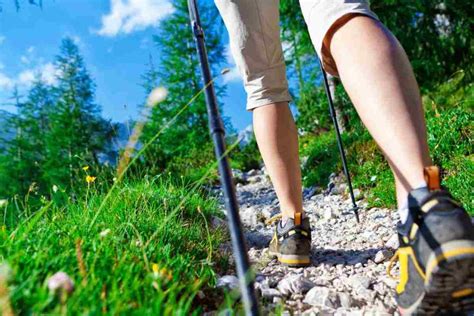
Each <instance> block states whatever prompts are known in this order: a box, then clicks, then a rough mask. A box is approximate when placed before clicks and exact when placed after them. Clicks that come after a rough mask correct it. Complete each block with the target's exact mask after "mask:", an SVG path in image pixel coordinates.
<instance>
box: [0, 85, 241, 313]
mask: <svg viewBox="0 0 474 316" xmlns="http://www.w3.org/2000/svg"><path fill="white" fill-rule="evenodd" d="M213 81H214V80H213ZM211 83H212V82H211ZM211 83H209V84H208V85H210V84H211ZM208 85H207V86H208ZM207 86H205V87H204V88H203V89H202V90H200V91H199V92H198V93H197V94H196V95H195V96H194V97H193V98H192V99H191V100H190V101H189V102H188V103H187V104H184V105H182V106H181V107H180V108H179V110H178V111H177V113H176V115H175V116H174V117H173V118H171V119H170V120H169V121H168V122H167V123H166V124H164V125H163V126H162V128H161V129H160V130H159V131H158V132H157V133H156V134H155V135H154V136H153V137H152V138H151V139H150V140H149V141H148V142H146V143H144V144H142V146H141V148H140V149H139V150H136V148H137V144H138V143H139V139H140V137H141V134H142V131H143V128H144V126H145V125H146V123H147V120H148V114H149V109H150V108H151V107H152V106H158V104H159V102H160V101H162V100H163V99H164V97H163V94H161V97H159V98H156V96H155V97H153V96H151V97H150V99H149V100H150V102H149V105H150V106H149V107H148V109H147V111H146V112H144V113H143V115H142V117H141V118H140V119H139V120H138V122H137V123H136V125H135V127H134V130H133V132H132V136H131V138H130V139H129V141H128V144H127V147H126V148H125V150H124V152H123V154H122V156H121V159H120V161H119V164H118V168H117V173H116V175H115V177H114V181H113V183H112V184H111V186H110V188H109V189H108V190H106V191H105V192H104V191H103V190H99V189H98V188H99V186H100V187H101V188H103V187H104V184H103V183H102V182H101V181H102V179H101V177H100V174H97V175H96V174H94V173H93V172H92V170H91V168H90V167H89V166H84V167H83V168H82V170H80V171H81V172H83V174H84V178H83V179H84V180H82V181H84V182H83V183H82V185H84V186H85V187H86V189H87V190H86V194H85V196H83V197H77V198H74V199H72V198H67V200H68V202H67V203H66V204H64V203H56V202H55V201H54V199H53V200H48V199H46V198H45V199H44V200H43V206H42V207H41V208H40V209H34V208H33V207H30V205H29V204H28V203H27V202H25V203H23V202H22V200H21V199H14V200H13V201H16V202H15V203H18V201H20V203H22V204H21V205H18V204H17V205H10V206H9V205H8V201H6V202H2V206H3V207H4V210H5V212H4V213H3V214H2V215H1V216H2V217H1V219H2V222H3V226H2V230H1V231H0V236H1V242H0V262H3V264H4V265H5V266H6V267H9V268H11V270H12V271H11V273H10V274H11V275H9V281H8V282H3V283H1V282H0V283H1V284H0V287H2V285H5V287H4V288H5V289H6V290H5V291H6V292H5V294H4V295H3V296H2V298H0V299H4V300H5V302H8V304H9V305H8V306H11V308H12V310H13V311H14V312H15V313H16V314H25V313H26V314H29V313H41V314H43V313H53V314H56V313H61V314H63V313H66V314H68V313H81V314H83V313H86V314H97V313H111V314H120V313H131V312H133V313H139V314H141V313H151V314H182V315H188V314H198V313H200V312H202V311H204V310H205V309H207V308H214V309H217V308H218V307H219V305H220V304H221V302H220V301H219V300H217V301H216V300H213V299H212V298H213V297H215V295H216V294H215V293H217V292H216V291H215V289H213V290H212V292H214V293H213V294H212V295H211V296H210V297H207V295H204V294H205V293H207V292H209V291H210V289H211V288H212V286H213V284H214V283H215V275H216V271H217V270H218V269H220V267H225V266H227V263H226V262H227V260H226V259H225V258H220V256H219V254H217V253H215V251H214V250H215V249H216V248H217V246H218V245H219V244H220V243H222V242H223V241H224V240H225V239H226V238H228V237H227V234H225V233H224V232H222V231H216V230H214V229H212V228H211V227H210V224H209V222H208V221H209V219H210V217H211V216H212V215H213V214H214V215H215V216H219V214H218V211H217V210H218V205H217V201H216V200H215V199H213V198H209V197H208V196H205V195H203V193H202V184H203V183H204V182H205V181H206V180H207V179H208V177H209V176H210V175H211V174H212V173H213V172H214V171H215V169H216V166H217V161H212V162H210V163H209V164H208V166H206V167H205V168H204V173H203V175H202V176H201V177H200V178H199V179H198V180H197V181H195V182H193V183H188V184H184V183H182V184H177V182H176V181H175V180H174V179H170V178H169V176H164V175H159V176H156V177H154V178H150V177H148V176H147V177H145V178H144V179H142V180H133V181H131V180H128V179H127V177H126V175H127V171H128V170H129V169H130V167H131V166H133V165H134V164H135V163H136V161H137V160H138V159H139V158H140V157H142V155H143V154H144V153H145V152H146V150H148V149H149V148H151V147H150V144H152V143H153V142H154V141H156V140H157V139H158V138H159V136H160V135H162V133H163V132H164V131H165V130H167V129H168V128H172V126H173V123H174V122H175V120H176V119H177V117H178V116H179V115H181V114H182V113H184V111H186V109H187V108H188V107H189V105H191V104H192V103H193V102H194V101H195V100H196V99H197V98H198V97H199V96H200V95H201V94H202V93H203V92H204V91H205V89H206V88H207ZM161 92H162V90H161ZM239 141H240V140H239V139H238V140H236V141H235V142H234V143H233V144H231V145H230V146H229V147H228V149H227V151H226V153H224V156H226V155H228V153H229V152H230V151H232V149H233V148H235V147H236V146H237V145H238V143H239ZM220 158H222V157H220ZM101 192H104V193H101ZM54 193H56V191H55V192H54ZM19 210H21V211H19ZM13 211H15V212H16V213H15V216H11V214H9V212H13ZM59 271H62V272H65V273H66V275H67V276H69V277H71V280H72V281H73V282H74V287H75V288H74V290H73V291H72V292H71V293H67V295H66V294H64V293H63V294H62V295H58V293H56V292H53V291H51V290H50V289H49V288H48V286H47V283H48V279H49V278H50V277H51V276H52V275H53V274H55V273H57V272H59ZM2 293H3V292H2Z"/></svg>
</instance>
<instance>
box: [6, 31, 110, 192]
mask: <svg viewBox="0 0 474 316" xmlns="http://www.w3.org/2000/svg"><path fill="white" fill-rule="evenodd" d="M55 66H56V68H57V69H58V75H57V80H58V84H57V86H54V87H52V86H48V85H46V84H45V83H44V82H42V81H41V79H40V78H39V77H38V79H36V81H35V82H34V84H33V86H32V88H31V89H30V91H29V93H28V95H27V97H26V100H24V101H21V100H20V98H19V97H18V96H17V97H16V99H17V102H16V103H17V104H16V105H17V109H18V113H17V115H14V116H13V117H12V118H11V119H9V120H8V127H9V128H10V129H13V130H15V131H16V135H15V137H14V138H13V139H12V140H10V141H6V142H5V143H6V146H5V147H4V148H3V152H2V155H3V156H4V159H2V165H1V166H0V170H2V176H1V178H0V181H1V182H0V196H7V197H8V196H13V195H15V194H19V195H20V196H22V195H25V194H27V193H34V194H35V195H38V196H41V195H45V194H49V192H50V191H51V188H52V187H53V186H57V187H59V188H63V189H72V188H73V187H74V183H77V181H78V180H79V179H80V178H81V177H83V174H82V170H81V169H82V167H83V166H84V165H98V164H99V159H98V154H99V152H100V151H102V150H103V149H104V148H105V145H106V141H107V140H108V139H110V137H111V136H112V132H111V126H110V124H109V123H108V122H107V121H105V120H104V119H102V118H101V116H100V107H99V106H98V105H97V104H95V102H94V89H95V87H94V83H93V81H92V79H91V77H90V75H89V73H88V72H87V69H86V67H85V64H84V61H83V59H82V57H81V55H80V54H79V50H78V47H77V46H76V44H75V43H74V42H73V41H72V40H71V39H69V38H66V39H64V40H63V41H62V44H61V54H60V55H59V56H58V57H57V60H56V64H55ZM81 182H83V179H82V181H81ZM79 190H80V188H79Z"/></svg>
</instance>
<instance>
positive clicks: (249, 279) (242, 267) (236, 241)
mask: <svg viewBox="0 0 474 316" xmlns="http://www.w3.org/2000/svg"><path fill="white" fill-rule="evenodd" d="M188 6H189V16H190V20H191V27H192V30H193V34H194V39H195V41H196V48H197V53H198V55H199V61H200V63H201V71H202V76H203V81H204V85H205V86H207V88H206V91H205V92H206V93H205V94H206V105H207V114H208V119H209V129H210V131H211V136H212V139H213V141H214V149H215V154H216V157H217V159H218V165H219V175H220V180H221V185H222V190H223V191H224V199H225V206H226V209H227V219H228V221H229V230H230V236H231V239H232V248H233V250H234V257H235V262H236V266H237V275H238V277H239V281H240V289H241V293H242V299H243V301H244V308H245V314H246V315H252V316H253V315H258V314H259V312H258V305H257V298H256V296H255V290H254V282H253V275H252V272H251V270H250V264H249V259H248V257H247V247H246V245H245V240H244V235H243V233H242V225H241V223H240V217H239V207H238V203H237V198H236V195H235V189H234V184H233V181H232V171H231V169H230V166H229V160H228V159H227V156H225V155H224V153H225V141H224V134H225V130H224V126H223V124H222V120H221V118H220V115H219V109H218V107H217V98H216V93H215V91H214V85H213V83H211V78H212V76H211V70H210V67H209V61H208V58H207V52H206V45H205V39H204V32H203V30H202V27H201V21H200V18H199V11H198V7H197V4H196V0H188Z"/></svg>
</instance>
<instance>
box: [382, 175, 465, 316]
mask: <svg viewBox="0 0 474 316" xmlns="http://www.w3.org/2000/svg"><path fill="white" fill-rule="evenodd" d="M425 178H426V182H427V183H428V187H427V188H421V189H416V190H413V191H412V192H410V194H409V197H408V206H409V216H408V219H407V221H406V223H405V224H401V223H399V224H398V227H397V230H398V236H399V240H400V247H399V249H398V250H397V252H396V254H395V256H394V257H393V258H392V260H391V262H390V265H389V267H388V273H389V275H391V274H390V270H391V269H392V266H393V263H394V262H395V260H396V259H397V258H398V259H399V262H400V281H399V283H398V285H397V287H396V300H397V303H398V306H399V309H400V313H401V314H402V315H466V314H468V312H471V311H474V226H473V225H472V222H471V217H470V216H469V215H468V213H467V212H466V211H465V210H464V209H463V208H462V207H461V206H460V205H459V204H458V203H456V202H455V201H454V200H453V198H452V197H451V195H450V194H449V193H448V192H447V191H446V190H444V189H442V188H441V187H440V178H439V169H438V168H437V167H428V168H426V169H425Z"/></svg>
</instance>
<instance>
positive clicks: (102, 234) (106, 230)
mask: <svg viewBox="0 0 474 316" xmlns="http://www.w3.org/2000/svg"><path fill="white" fill-rule="evenodd" d="M109 233H110V229H109V228H107V229H105V230H103V231H101V232H100V234H99V236H100V238H104V237H105V236H107V235H108V234H109Z"/></svg>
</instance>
